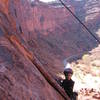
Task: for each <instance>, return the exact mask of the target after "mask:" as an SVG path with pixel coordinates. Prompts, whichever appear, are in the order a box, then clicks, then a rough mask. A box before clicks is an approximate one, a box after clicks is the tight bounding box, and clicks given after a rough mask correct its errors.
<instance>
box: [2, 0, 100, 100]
mask: <svg viewBox="0 0 100 100" xmlns="http://www.w3.org/2000/svg"><path fill="white" fill-rule="evenodd" d="M69 2H70V0H69ZM71 10H72V11H73V12H76V8H75V7H74V6H71ZM97 18H98V17H97ZM97 22H98V21H97ZM86 24H87V25H88V22H86ZM98 24H99V23H98ZM99 25H100V24H99ZM97 46H98V43H97V42H96V41H95V39H94V38H93V37H92V36H91V35H90V34H88V32H87V31H86V30H85V29H84V28H83V27H82V26H81V25H80V23H79V22H78V21H77V20H76V19H75V18H74V17H73V16H72V15H71V14H70V13H69V12H68V11H67V10H66V9H65V8H64V7H55V6H52V5H51V4H50V5H49V4H48V5H47V4H45V3H42V2H39V1H37V0H36V1H35V2H31V1H30V0H0V100H64V98H63V96H62V95H61V94H60V93H59V92H58V91H57V89H55V88H54V87H53V86H52V85H51V84H50V83H49V82H48V80H47V79H46V77H44V75H43V73H41V71H40V70H39V69H38V68H37V66H36V63H35V61H34V60H33V61H32V60H31V59H34V58H37V61H38V63H37V65H38V64H41V65H42V67H43V68H44V69H45V71H46V72H47V73H48V75H49V76H50V77H52V79H57V73H58V72H62V71H63V67H62V66H63V60H64V59H65V58H67V57H69V56H72V55H76V54H79V53H84V52H87V51H90V50H92V49H93V48H95V47H97Z"/></svg>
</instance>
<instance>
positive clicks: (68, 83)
mask: <svg viewBox="0 0 100 100" xmlns="http://www.w3.org/2000/svg"><path fill="white" fill-rule="evenodd" d="M64 75H65V79H64V80H63V81H61V86H62V88H64V90H65V92H66V93H67V95H68V96H69V97H70V99H71V100H76V98H77V96H78V94H77V93H76V92H73V87H74V83H75V82H74V81H73V80H72V79H71V77H72V75H73V70H72V69H71V68H66V69H64Z"/></svg>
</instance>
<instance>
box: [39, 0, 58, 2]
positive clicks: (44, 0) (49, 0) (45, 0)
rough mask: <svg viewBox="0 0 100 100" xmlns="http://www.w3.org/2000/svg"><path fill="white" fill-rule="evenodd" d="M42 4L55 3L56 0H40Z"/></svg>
mask: <svg viewBox="0 0 100 100" xmlns="http://www.w3.org/2000/svg"><path fill="white" fill-rule="evenodd" d="M40 1H42V2H52V1H56V0H40Z"/></svg>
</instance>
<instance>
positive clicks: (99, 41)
mask: <svg viewBox="0 0 100 100" xmlns="http://www.w3.org/2000/svg"><path fill="white" fill-rule="evenodd" d="M59 1H60V2H61V4H62V5H63V6H64V7H65V8H66V9H67V10H68V11H69V12H70V13H71V14H72V16H74V17H75V18H76V19H77V20H78V21H79V23H80V24H81V25H82V26H83V27H84V28H85V29H86V30H87V31H88V32H89V33H90V35H92V37H93V38H94V39H95V40H96V41H97V42H98V43H100V40H99V39H98V38H97V37H96V36H95V35H94V34H93V33H92V32H91V31H90V30H89V29H88V28H87V26H86V25H85V24H84V23H83V22H82V21H81V20H80V19H79V18H78V17H77V16H76V15H75V14H74V13H73V12H72V11H71V10H70V9H69V8H68V7H67V6H66V5H65V3H64V2H63V1H62V0H59Z"/></svg>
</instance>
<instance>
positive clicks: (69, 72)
mask: <svg viewBox="0 0 100 100" xmlns="http://www.w3.org/2000/svg"><path fill="white" fill-rule="evenodd" d="M64 75H65V77H66V78H67V79H68V80H70V79H71V77H72V75H73V70H72V69H71V68H66V69H65V70H64Z"/></svg>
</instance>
